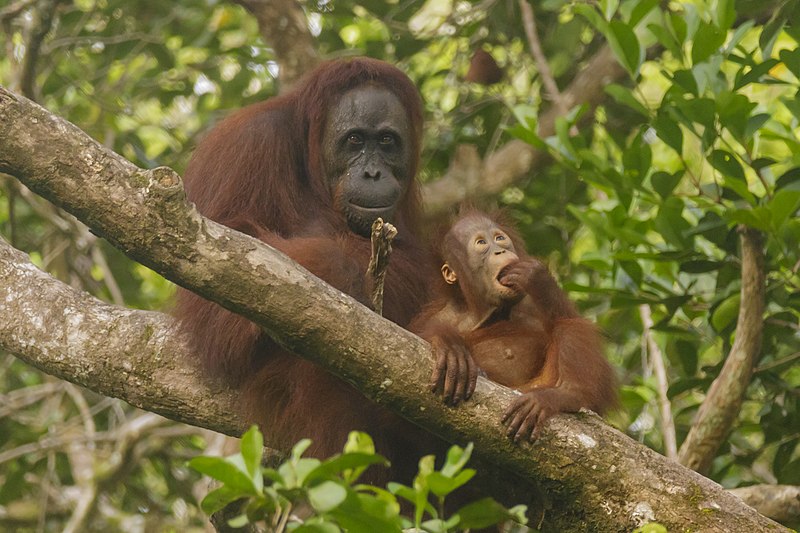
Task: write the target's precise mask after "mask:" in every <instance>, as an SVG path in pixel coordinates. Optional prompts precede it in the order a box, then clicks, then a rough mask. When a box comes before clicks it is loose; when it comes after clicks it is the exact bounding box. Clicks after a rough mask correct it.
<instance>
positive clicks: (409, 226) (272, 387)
mask: <svg viewBox="0 0 800 533" xmlns="http://www.w3.org/2000/svg"><path fill="white" fill-rule="evenodd" d="M363 85H374V86H377V87H381V88H385V89H388V90H389V91H391V92H392V93H394V94H395V96H397V98H398V99H399V100H400V102H401V103H402V105H403V106H404V108H405V109H406V111H407V113H408V116H409V119H410V123H411V126H412V131H413V138H412V139H409V140H408V141H409V142H411V143H412V148H413V150H412V153H413V154H415V156H414V160H413V163H412V168H411V169H410V173H411V175H412V176H415V175H416V171H417V165H418V161H419V149H420V139H421V132H422V106H421V102H420V99H419V95H418V92H417V90H416V88H415V87H414V85H413V84H412V83H411V81H410V80H409V79H408V78H407V77H406V76H405V74H403V73H402V72H401V71H399V70H398V69H396V68H395V67H393V66H391V65H388V64H386V63H383V62H380V61H376V60H371V59H366V58H358V59H352V60H340V61H334V62H330V63H326V64H324V65H322V66H321V67H318V68H317V69H316V70H315V71H314V72H312V73H311V74H310V75H309V76H308V77H307V78H306V79H305V80H304V81H303V82H301V83H299V84H298V86H297V88H296V89H294V90H293V91H291V92H289V93H287V94H285V95H282V96H279V97H275V98H272V99H270V100H267V101H266V102H263V103H258V104H255V105H252V106H249V107H247V108H244V109H242V110H240V111H238V112H236V113H235V114H233V115H232V116H231V117H229V118H228V119H226V120H224V121H223V122H222V123H220V124H219V125H217V126H216V127H215V128H214V129H213V130H212V131H211V132H210V133H209V134H208V135H207V136H206V138H205V139H204V140H203V142H202V143H201V144H200V145H199V147H198V148H197V150H196V151H195V153H194V155H193V157H192V159H191V162H190V163H189V167H188V169H187V171H186V177H185V183H186V190H187V193H188V196H189V198H190V199H191V200H192V201H193V202H195V204H196V205H197V207H198V209H199V210H200V212H201V213H203V214H204V215H205V216H207V217H209V218H211V219H213V220H216V221H217V222H221V223H222V224H225V225H227V226H230V227H232V228H234V229H238V230H240V231H243V232H245V233H248V234H250V235H253V236H255V237H257V238H259V239H261V240H262V241H264V242H267V243H269V244H270V245H273V246H274V247H276V248H278V249H279V250H281V251H283V252H284V253H286V254H287V255H289V256H290V257H292V258H293V259H294V260H296V261H297V262H299V263H300V264H301V265H303V266H304V267H306V268H308V269H309V270H310V271H311V272H312V273H314V274H315V275H317V276H319V277H320V278H322V279H323V280H325V281H327V282H328V283H330V284H331V285H333V286H335V287H336V288H338V289H340V290H342V291H344V292H347V293H349V294H351V295H352V296H354V297H356V298H357V299H360V300H361V301H363V302H366V301H367V297H368V295H366V294H364V292H365V289H364V272H365V270H366V267H367V264H368V262H369V256H370V250H371V248H370V242H369V240H368V239H366V238H363V237H360V236H358V235H356V234H354V233H352V232H351V231H349V229H348V227H347V224H346V221H345V219H344V217H343V216H342V215H341V214H340V213H339V212H338V211H337V210H336V209H335V208H334V202H333V199H332V198H333V196H334V195H335V194H336V191H335V190H330V188H331V186H330V184H329V182H328V180H327V179H326V177H325V175H324V169H323V167H322V154H321V142H322V135H323V131H324V127H325V120H326V113H327V110H328V109H329V108H330V107H331V106H332V105H333V104H334V103H335V102H336V100H337V98H339V97H340V96H341V95H342V94H343V93H345V92H346V91H348V90H350V89H352V88H355V87H359V86H363ZM419 209H420V202H419V189H418V184H417V182H416V180H414V181H413V182H412V184H411V185H410V187H409V189H408V191H407V193H406V196H405V198H404V199H403V200H402V202H401V204H400V208H399V210H398V213H397V214H396V220H394V221H393V223H394V224H395V226H397V228H398V230H399V235H398V237H397V238H396V240H395V241H394V243H393V254H392V257H391V261H390V266H389V271H388V273H387V275H386V286H385V293H384V315H385V316H386V317H387V318H389V319H390V320H393V321H394V322H396V323H398V324H400V325H406V324H408V322H409V321H410V320H411V318H412V317H413V316H414V315H415V314H417V312H418V311H419V309H420V307H421V304H422V303H423V299H424V298H425V297H426V293H427V290H426V288H425V285H426V280H425V279H424V278H423V276H420V274H419V272H420V265H425V264H426V263H427V261H428V260H429V257H428V253H427V252H426V249H425V248H424V247H423V246H422V245H421V244H420V238H419V236H418V235H419V234H418V228H417V223H418V220H419V216H418V215H419ZM175 314H176V315H177V317H178V318H179V320H180V323H181V324H182V327H183V330H184V331H185V332H186V333H187V334H188V338H189V339H190V340H191V343H192V347H193V349H194V351H195V352H196V354H197V358H198V364H200V365H202V366H203V367H204V368H205V369H207V370H208V372H209V373H212V374H220V373H221V374H222V375H224V376H225V377H226V378H227V379H228V380H229V381H230V383H231V384H232V385H234V386H236V387H239V388H241V390H242V392H243V398H244V401H243V410H244V411H245V413H244V414H245V416H246V417H247V418H248V419H249V420H251V421H254V422H257V423H259V424H260V425H261V427H262V430H263V431H264V432H265V433H267V434H268V436H269V441H270V442H271V443H273V444H278V445H280V446H282V447H284V448H288V447H289V446H291V445H292V444H294V443H295V442H296V441H297V440H299V439H300V438H304V437H309V438H311V439H312V440H313V441H314V443H313V446H312V448H311V449H310V453H312V454H315V455H317V456H327V455H331V454H333V453H336V452H338V451H341V447H342V445H343V444H344V442H345V439H346V436H347V432H348V431H350V430H366V431H369V432H370V433H371V434H372V436H373V438H374V439H375V440H376V446H377V447H378V449H379V451H380V452H381V453H384V454H385V455H387V456H389V459H390V460H391V461H392V462H393V470H392V472H391V473H390V474H389V475H391V476H394V477H396V476H398V475H399V476H401V477H403V476H405V477H406V478H408V475H409V474H408V473H409V472H413V471H414V470H415V466H416V461H417V460H418V455H417V454H416V452H413V451H412V450H418V449H420V447H419V446H415V445H413V444H414V441H418V442H419V441H420V439H421V437H420V434H419V432H418V431H415V430H412V429H411V428H410V426H408V425H407V424H406V423H405V422H403V421H401V420H400V419H399V418H398V417H396V416H393V415H391V414H390V413H389V412H388V411H386V410H384V409H382V408H378V407H377V406H375V405H372V404H370V403H369V402H368V401H366V400H365V398H364V397H363V396H361V395H360V394H359V393H358V392H357V391H356V390H355V389H354V388H352V387H351V386H349V385H347V384H345V383H344V382H342V381H340V380H338V379H335V378H334V377H332V376H330V375H329V374H327V373H326V372H324V371H323V370H321V369H319V368H318V367H316V366H315V365H313V364H311V363H309V362H307V361H305V360H303V359H301V358H299V357H297V356H295V355H293V354H291V353H288V352H286V351H285V350H283V349H280V348H279V347H277V346H276V345H275V344H274V343H273V342H272V341H271V340H270V338H269V337H268V336H266V335H265V334H263V333H262V332H261V331H260V330H259V328H257V327H256V326H255V325H254V324H252V323H251V322H249V321H248V320H246V319H244V318H242V317H240V316H238V315H235V314H233V313H231V312H229V311H227V310H225V309H223V308H222V307H220V306H218V305H216V304H214V303H212V302H209V301H206V300H204V299H202V298H200V297H198V296H196V295H194V294H193V293H191V292H189V291H186V290H181V291H179V294H178V299H177V305H176V311H175ZM428 451H430V450H428ZM407 480H408V479H407Z"/></svg>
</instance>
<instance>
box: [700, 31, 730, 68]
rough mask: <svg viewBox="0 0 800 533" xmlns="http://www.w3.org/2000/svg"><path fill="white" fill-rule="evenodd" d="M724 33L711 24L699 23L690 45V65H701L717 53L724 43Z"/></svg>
mask: <svg viewBox="0 0 800 533" xmlns="http://www.w3.org/2000/svg"><path fill="white" fill-rule="evenodd" d="M725 36H726V32H724V31H722V30H720V29H719V28H717V27H716V26H714V25H713V24H708V23H706V22H701V23H700V27H699V28H698V29H697V32H696V33H695V34H694V42H693V43H692V64H694V65H696V64H697V63H702V62H703V61H705V60H706V59H708V58H709V57H711V54H714V53H715V52H717V51H718V50H719V49H720V47H721V46H722V44H723V43H724V42H725Z"/></svg>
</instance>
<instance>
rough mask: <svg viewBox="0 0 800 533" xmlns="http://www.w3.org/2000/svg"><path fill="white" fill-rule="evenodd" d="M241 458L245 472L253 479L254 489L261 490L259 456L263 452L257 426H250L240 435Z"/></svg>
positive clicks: (262, 480) (262, 439) (262, 438)
mask: <svg viewBox="0 0 800 533" xmlns="http://www.w3.org/2000/svg"><path fill="white" fill-rule="evenodd" d="M241 447H242V459H243V460H244V466H245V468H246V469H247V473H248V474H249V475H250V478H251V479H252V480H253V483H254V485H255V488H256V490H258V491H261V489H262V488H263V487H264V479H263V477H262V475H261V458H262V456H263V454H264V437H263V436H262V435H261V432H260V431H259V430H258V427H257V426H251V427H250V429H249V430H247V432H246V433H245V434H244V435H242V445H241Z"/></svg>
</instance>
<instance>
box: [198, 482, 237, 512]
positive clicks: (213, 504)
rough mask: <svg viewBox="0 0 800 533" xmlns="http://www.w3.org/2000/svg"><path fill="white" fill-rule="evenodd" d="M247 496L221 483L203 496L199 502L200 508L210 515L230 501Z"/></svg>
mask: <svg viewBox="0 0 800 533" xmlns="http://www.w3.org/2000/svg"><path fill="white" fill-rule="evenodd" d="M245 496H247V494H244V493H243V492H242V491H238V490H235V489H232V488H231V487H230V486H228V485H223V486H222V487H219V488H217V489H214V490H212V491H211V492H209V493H208V494H206V496H205V498H203V500H202V501H201V502H200V508H201V509H202V510H203V512H204V513H206V514H207V515H212V514H214V513H216V512H217V511H219V510H220V509H223V508H224V507H225V506H226V505H228V504H229V503H231V502H235V501H236V500H238V499H240V498H243V497H245Z"/></svg>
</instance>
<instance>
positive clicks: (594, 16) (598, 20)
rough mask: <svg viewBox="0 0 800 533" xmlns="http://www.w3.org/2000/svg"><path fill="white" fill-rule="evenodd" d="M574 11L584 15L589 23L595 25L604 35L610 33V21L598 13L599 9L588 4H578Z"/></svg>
mask: <svg viewBox="0 0 800 533" xmlns="http://www.w3.org/2000/svg"><path fill="white" fill-rule="evenodd" d="M572 9H573V11H574V12H575V13H577V14H578V15H580V16H582V17H583V18H585V19H586V20H588V21H589V23H590V24H591V25H592V26H594V27H595V29H596V30H597V31H599V32H600V33H602V34H603V35H608V32H609V29H608V22H606V20H605V19H604V18H603V17H602V16H601V15H600V13H598V11H597V9H595V8H594V7H593V6H590V5H588V4H576V5H574V6H573V8H572Z"/></svg>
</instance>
